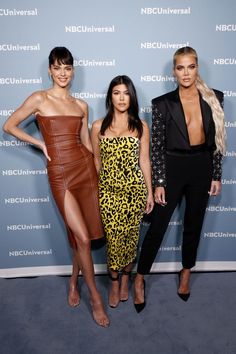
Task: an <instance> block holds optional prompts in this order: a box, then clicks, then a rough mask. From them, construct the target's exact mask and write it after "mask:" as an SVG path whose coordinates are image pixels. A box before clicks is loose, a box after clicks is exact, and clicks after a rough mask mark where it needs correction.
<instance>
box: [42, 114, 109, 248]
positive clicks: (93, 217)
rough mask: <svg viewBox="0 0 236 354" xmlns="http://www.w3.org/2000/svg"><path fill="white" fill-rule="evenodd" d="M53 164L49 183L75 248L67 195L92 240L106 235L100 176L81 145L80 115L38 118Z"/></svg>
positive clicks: (48, 165) (48, 169) (91, 158)
mask: <svg viewBox="0 0 236 354" xmlns="http://www.w3.org/2000/svg"><path fill="white" fill-rule="evenodd" d="M36 118H37V121H38V124H39V128H40V131H41V133H42V135H43V138H44V142H45V144H46V147H47V151H48V155H49V156H50V158H51V161H49V160H48V162H47V171H48V179H49V184H50V187H51V190H52V194H53V197H54V199H55V202H56V204H57V207H58V209H59V211H60V213H61V215H62V217H63V220H64V222H65V225H66V228H67V232H68V238H69V242H70V245H71V247H72V248H75V249H76V248H77V243H76V239H75V236H74V235H73V232H72V230H71V229H70V227H69V225H68V223H67V220H66V214H65V194H66V191H69V192H70V193H71V194H72V195H73V197H74V199H75V200H76V202H77V203H78V206H79V208H80V210H81V213H82V216H83V219H84V221H85V224H86V227H87V230H88V236H89V238H90V239H97V238H101V237H103V235H104V231H103V228H102V222H101V217H100V210H99V201H98V177H97V172H96V169H95V165H94V159H93V155H92V153H91V152H90V151H88V149H87V148H86V147H85V146H84V145H83V144H82V143H81V139H80V130H81V127H82V119H83V117H80V116H70V115H65V116H64V115H56V116H41V115H39V114H37V116H36Z"/></svg>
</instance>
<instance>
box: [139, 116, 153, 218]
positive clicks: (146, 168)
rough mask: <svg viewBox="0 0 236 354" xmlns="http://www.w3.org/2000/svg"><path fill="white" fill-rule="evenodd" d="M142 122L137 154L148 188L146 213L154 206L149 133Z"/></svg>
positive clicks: (145, 124)
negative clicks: (138, 153) (141, 133)
mask: <svg viewBox="0 0 236 354" xmlns="http://www.w3.org/2000/svg"><path fill="white" fill-rule="evenodd" d="M142 123H143V135H142V138H141V141H140V155H139V165H140V168H141V170H142V173H143V176H144V180H145V184H146V186H147V190H148V198H147V205H146V213H147V214H148V213H150V212H151V211H152V209H153V206H154V201H153V194H152V178H151V162H150V151H149V144H150V134H149V128H148V125H147V123H146V122H144V121H142Z"/></svg>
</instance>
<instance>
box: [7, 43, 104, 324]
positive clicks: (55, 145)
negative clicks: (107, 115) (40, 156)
mask: <svg viewBox="0 0 236 354" xmlns="http://www.w3.org/2000/svg"><path fill="white" fill-rule="evenodd" d="M48 71H49V75H50V76H51V79H52V83H53V85H52V87H51V88H49V89H48V90H45V91H37V92H34V93H33V94H32V95H31V96H30V97H28V98H27V99H26V101H25V102H24V103H23V104H22V105H21V106H20V107H19V108H18V109H17V110H16V111H15V112H14V113H13V114H12V115H11V117H9V118H8V120H7V121H6V123H5V125H4V128H3V129H4V131H5V132H7V133H9V134H11V135H13V136H15V137H17V138H18V139H21V140H24V141H26V142H28V143H30V144H33V145H35V146H36V147H38V148H39V149H41V150H42V151H43V153H44V155H45V156H46V158H47V161H48V166H47V168H48V177H49V183H50V186H51V190H52V193H53V196H54V199H55V201H56V204H57V206H58V208H59V210H60V213H61V215H62V217H63V219H64V222H65V225H66V228H67V231H68V238H69V242H70V245H71V247H72V248H73V272H72V276H71V278H70V288H69V296H68V302H69V304H70V305H71V306H77V305H79V302H80V295H79V292H78V287H77V280H78V275H79V272H80V270H81V272H82V274H83V276H84V278H85V282H86V284H87V286H88V289H89V292H90V297H91V300H90V302H91V307H92V314H93V318H94V320H95V322H96V323H97V324H99V325H101V326H103V327H107V326H108V325H109V319H108V317H107V315H106V313H105V310H104V306H103V301H102V298H101V295H100V293H99V292H98V290H97V287H96V283H95V277H94V268H93V262H92V256H91V248H90V240H91V239H96V238H100V237H102V236H103V229H102V224H101V220H100V214H99V204H98V187H97V183H98V181H97V173H96V169H95V166H94V161H93V155H92V147H91V143H90V137H89V132H88V108H87V104H86V103H85V102H84V101H82V100H77V99H75V98H73V97H72V96H71V95H70V93H69V88H70V84H71V81H72V78H73V74H74V69H73V57H72V55H71V53H70V51H69V50H68V49H66V48H65V47H55V48H54V49H53V50H52V51H51V53H50V55H49V69H48ZM32 114H34V115H35V116H36V118H37V121H38V123H39V127H40V131H41V133H42V135H43V138H44V141H41V140H38V139H36V138H34V137H33V136H30V135H29V134H27V133H26V132H25V131H24V130H22V129H21V128H19V124H20V123H21V122H22V121H24V120H25V119H27V118H28V117H29V116H30V115H32Z"/></svg>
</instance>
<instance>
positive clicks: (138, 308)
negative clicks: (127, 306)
mask: <svg viewBox="0 0 236 354" xmlns="http://www.w3.org/2000/svg"><path fill="white" fill-rule="evenodd" d="M145 287H146V283H145V280H143V291H144V302H141V303H140V304H134V307H135V310H136V311H137V313H140V312H141V311H143V309H144V307H145V306H146V295H145Z"/></svg>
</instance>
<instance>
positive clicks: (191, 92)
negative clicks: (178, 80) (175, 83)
mask: <svg viewBox="0 0 236 354" xmlns="http://www.w3.org/2000/svg"><path fill="white" fill-rule="evenodd" d="M179 96H180V97H181V98H186V99H188V98H193V97H196V96H198V89H197V87H196V86H195V85H194V86H190V87H183V86H180V87H179Z"/></svg>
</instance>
